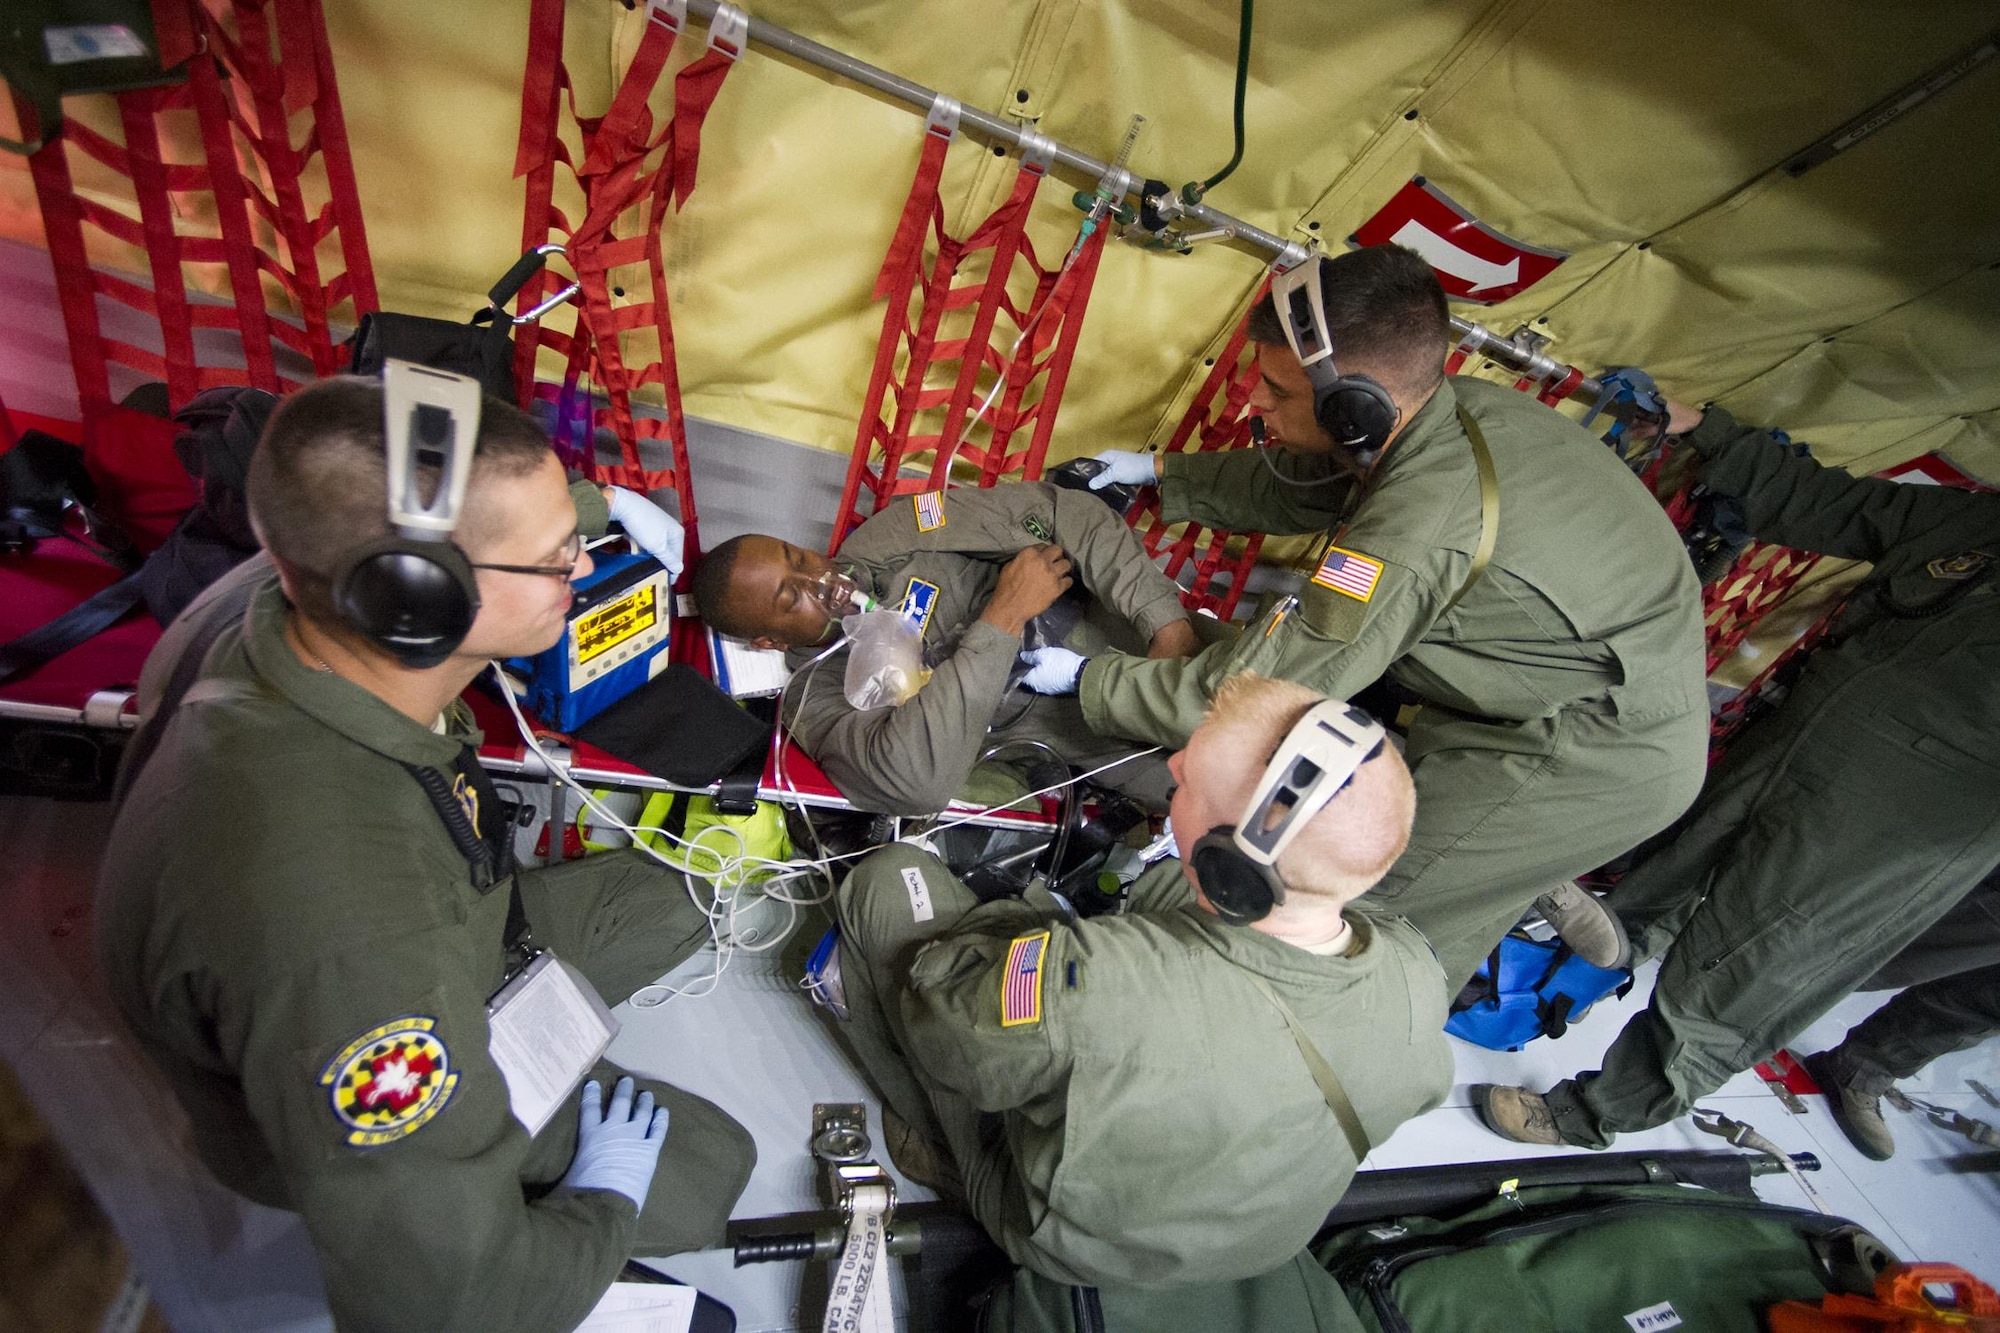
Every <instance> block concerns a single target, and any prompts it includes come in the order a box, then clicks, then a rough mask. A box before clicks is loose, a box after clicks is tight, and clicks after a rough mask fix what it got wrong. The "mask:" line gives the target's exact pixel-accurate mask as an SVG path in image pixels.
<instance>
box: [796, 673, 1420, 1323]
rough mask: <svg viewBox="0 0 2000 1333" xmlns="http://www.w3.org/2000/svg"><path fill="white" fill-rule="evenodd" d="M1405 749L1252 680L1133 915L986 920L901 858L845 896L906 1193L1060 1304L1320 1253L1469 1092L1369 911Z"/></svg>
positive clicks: (1341, 711)
mask: <svg viewBox="0 0 2000 1333" xmlns="http://www.w3.org/2000/svg"><path fill="white" fill-rule="evenodd" d="M1383 734H1384V733H1383V731H1382V728H1381V726H1380V725H1379V724H1377V723H1376V722H1374V721H1373V720H1372V719H1370V718H1368V717H1367V715H1366V714H1364V713H1361V712H1360V711H1359V710H1354V709H1350V708H1349V707H1348V706H1347V705H1345V704H1342V703H1338V702H1327V701H1323V700H1321V699H1320V698H1319V696H1317V695H1315V694H1313V693H1312V692H1311V691H1310V690H1307V689H1305V688H1304V687H1302V686H1299V685H1294V684H1291V683H1290V682H1286V681H1273V680H1262V679H1258V678H1255V677H1246V676H1239V677H1237V678H1235V679H1233V680H1231V681H1230V682H1228V683H1227V684H1226V685H1225V686H1224V688H1223V690H1222V692H1221V693H1220V694H1219V695H1218V696H1217V698H1216V701H1215V705H1214V708H1213V711H1212V712H1211V713H1210V714H1209V717H1208V720H1207V721H1206V722H1204V723H1203V724H1202V725H1201V726H1200V727H1199V728H1198V729H1197V730H1196V732H1195V734H1194V736H1193V738H1192V739H1191V740H1190V741H1189V742H1188V747H1187V749H1186V750H1184V751H1182V752H1180V753H1178V754H1176V755H1175V756H1174V757H1173V759H1172V761H1171V763H1172V768H1173V772H1174V776H1175V778H1176V779H1177V780H1178V781H1179V783H1180V786H1179V787H1178V789H1177V790H1176V791H1175V793H1174V797H1173V810H1172V821H1173V835H1174V841H1175V844H1176V846H1177V848H1178V851H1179V854H1180V858H1181V859H1179V860H1172V859H1169V860H1163V861H1159V862H1156V863H1155V864H1153V865H1152V866H1151V867H1149V868H1148V869H1147V870H1146V871H1145V872H1144V873H1143V874H1142V875H1141V876H1140V877H1139V879H1138V880H1137V881H1136V882H1135V883H1134V884H1133V885H1132V887H1131V910H1130V911H1129V912H1128V913H1126V914H1122V915H1115V916H1097V917H1092V918H1089V919H1085V920H1073V919H1071V918H1070V917H1068V916H1067V915H1066V914H1065V913H1064V911H1063V910H1062V909H1061V908H1060V907H1059V906H1058V905H1057V904H1056V902H1055V901H1054V900H1053V899H1052V898H1050V897H1049V896H1048V895H1047V894H1046V893H1045V892H1040V891H1030V893H1029V894H1028V895H1027V896H1025V897H1023V898H1002V899H998V900H995V901H991V902H986V903H981V902H979V901H978V900H977V898H975V897H974V895H973V894H972V892H971V891H970V890H969V889H967V888H966V887H965V886H964V885H963V884H962V883H960V882H959V881H958V880H957V879H955V878H954V877H952V875H951V874H950V873H949V872H948V871H947V870H946V869H945V868H944V866H943V864H942V863H941V862H940V861H938V860H937V858H935V857H933V856H931V855H930V854H929V853H927V852H924V851H920V850H918V849H917V848H915V847H910V846H904V845H901V844H898V845H895V846H892V847H889V848H885V849H883V850H882V851H879V852H877V853H875V854H874V855H873V856H871V857H869V858H868V859H866V860H864V861H862V862H861V863H860V864H859V865H858V866H857V867H856V868H855V871H854V873H853V874H852V875H851V876H850V877H849V878H848V880H847V882H846V884H844V885H843V886H842V888H841V890H840V892H839V894H838V897H837V898H836V910H837V913H838V917H839V924H840V931H841V940H840V951H839V968H838V972H839V978H840V981H839V984H840V986H841V988H842V990H843V991H844V994H843V995H842V996H840V997H839V998H840V1000H841V1003H842V1004H843V1005H844V1007H845V1012H846V1023H845V1026H844V1027H843V1031H844V1032H845V1033H846V1035H847V1036H848V1037H849V1038H850V1039H851V1044H852V1045H853V1047H854V1049H855V1051H856V1053H857V1055H858V1056H859V1057H860V1058H861V1060H862V1062H863V1064H864V1065H865V1066H866V1068H867V1070H868V1072H869V1073H870V1075H871V1076H872V1077H873V1079H874V1081H875V1083H876V1086H877V1087H878V1088H879V1089H880V1090H881V1091H882V1093H883V1096H884V1099H885V1104H886V1106H887V1107H888V1108H889V1110H890V1111H893V1112H894V1113H895V1116H896V1117H897V1118H898V1119H900V1121H901V1122H902V1124H901V1125H897V1124H895V1123H894V1122H889V1131H888V1132H889V1138H890V1148H891V1152H892V1154H893V1155H894V1156H895V1160H896V1161H897V1162H898V1164H899V1165H901V1166H903V1167H904V1169H905V1171H906V1173H907V1174H911V1175H912V1176H913V1178H919V1179H925V1183H933V1182H934V1183H935V1184H936V1185H937V1187H938V1188H939V1189H940V1190H941V1191H942V1192H944V1193H946V1194H947V1195H953V1196H957V1197H958V1198H960V1199H961V1200H962V1201H963V1202H964V1203H965V1204H966V1205H967V1206H968V1207H969V1208H970V1210H971V1212H972V1214H973V1216H975V1217H976V1218H978V1219H979V1221H980V1222H981V1224H982V1225H984V1226H985V1227H986V1229H987V1231H988V1232H990V1233H991V1234H992V1236H993V1237H994V1239H995V1240H996V1241H997V1242H998V1243H999V1245H1000V1246H1001V1248H1002V1249H1004V1250H1006V1251H1007V1253H1008V1255H1009V1256H1010V1257H1011V1258H1013V1259H1014V1261H1015V1262H1016V1263H1019V1264H1022V1265H1024V1266H1026V1267H1028V1268H1030V1269H1032V1270H1034V1271H1035V1272H1037V1273H1039V1274H1041V1275H1042V1276H1044V1277H1048V1278H1052V1279H1054V1280H1056V1281H1059V1282H1067V1283H1081V1284H1088V1285H1103V1284H1112V1285H1127V1284H1129V1285H1133V1286H1138V1287H1148V1288H1157V1287H1165V1286H1176V1285H1181V1284H1188V1283H1197V1282H1219V1281H1232V1280H1235V1279H1240V1278H1247V1277H1252V1276H1255V1275H1258V1274H1262V1273H1265V1272H1267V1271H1269V1270H1270V1269H1272V1268H1274V1267H1276V1266H1277V1265H1279V1264H1282V1263H1284V1262H1285V1261H1286V1260H1288V1259H1290V1258H1291V1257H1292V1256H1293V1255H1295V1254H1297V1253H1298V1251H1299V1250H1300V1248H1301V1247H1303V1246H1304V1245H1305V1243H1306V1242H1307V1241H1308V1240H1309V1239H1310V1238H1311V1236H1312V1234H1313V1232H1314V1231H1315V1230H1316V1229H1317V1228H1318V1226H1319V1224H1320V1223H1321V1221H1322V1220H1323V1219H1324V1218H1325V1215H1326V1212H1327V1210H1328V1209H1329V1208H1330V1207H1332V1206H1333V1204H1334V1203H1335V1202H1336V1201H1338V1200H1339V1198H1340V1196H1341V1195H1342V1193H1344V1192H1345V1190H1346V1188H1347V1184H1348V1181H1349V1180H1350V1179H1351V1178H1352V1176H1353V1173H1354V1170H1355V1168H1356V1166H1357V1165H1358V1164H1359V1162H1360V1160H1361V1158H1363V1157H1364V1156H1366V1155H1367V1153H1368V1152H1369V1150H1370V1148H1371V1147H1373V1146H1376V1145H1379V1144H1381V1143H1382V1142H1383V1141H1384V1140H1385V1139H1387V1138H1388V1136H1389V1135H1390V1133H1391V1132H1393V1131H1394V1129H1395V1128H1396V1126H1397V1125H1399V1124H1401V1123H1402V1122H1403V1121H1404V1120H1405V1119H1407V1118H1409V1117H1411V1116H1414V1115H1418V1114H1421V1113H1422V1112H1424V1111H1427V1110H1429V1109H1431V1108H1432V1107H1434V1106H1436V1105H1438V1104H1439V1103H1440V1102H1441V1101H1442V1100H1443V1098H1444V1095H1445V1093H1446V1092H1447V1091H1448V1090H1449V1088H1450V1086H1451V1055H1450V1052H1449V1050H1448V1049H1447V1048H1446V1044H1445V1040H1444V1038H1443V1036H1442V1034H1441V1033H1440V1032H1439V1026H1440V1025H1441V1024H1442V1023H1443V1021H1444V988H1443V981H1442V977H1441V976H1440V974H1439V971H1438V966H1437V962H1436V960H1435V959H1434V958H1433V957H1432V955H1431V951H1430V949H1429V948H1428V947H1427V946H1426V945H1425V943H1424V941H1423V939H1422V937H1421V936H1419V935H1418V934H1417V932H1416V931H1415V930H1413V929H1412V928H1411V927H1410V925H1409V923H1408V922H1405V921H1403V920H1402V919H1400V918H1398V917H1394V916H1390V915H1387V914H1386V913H1381V914H1378V913H1376V912H1375V911H1373V910H1369V909H1363V908H1361V907H1359V906H1357V905H1356V903H1355V899H1357V898H1358V897H1360V895H1362V894H1363V893H1365V892H1366V891H1367V890H1368V888H1369V886H1370V885H1372V884H1373V883H1374V882H1375V881H1376V879H1377V878H1378V877H1379V876H1380V875H1381V873H1382V872H1383V871H1384V870H1385V869H1387V868H1388V866H1389V865H1390V863H1391V862H1393V861H1394V860H1395V858H1396V855H1397V853H1398V852H1400V851H1401V849H1402V847H1403V844H1404V841H1405V839H1406V838H1407V837H1408V834H1409V828H1410V820H1411V810H1412V801H1413V799H1414V798H1413V793H1412V789H1411V785H1410V778H1409V774H1408V772H1407V771H1406V770H1405V769H1404V767H1403V762H1402V760H1401V759H1400V758H1399V757H1398V756H1397V754H1396V751H1395V749H1394V747H1391V746H1385V745H1384V744H1383ZM836 1012H839V1010H838V1009H837V1010H836ZM887 1120H888V1117H887V1116H886V1115H885V1121H887Z"/></svg>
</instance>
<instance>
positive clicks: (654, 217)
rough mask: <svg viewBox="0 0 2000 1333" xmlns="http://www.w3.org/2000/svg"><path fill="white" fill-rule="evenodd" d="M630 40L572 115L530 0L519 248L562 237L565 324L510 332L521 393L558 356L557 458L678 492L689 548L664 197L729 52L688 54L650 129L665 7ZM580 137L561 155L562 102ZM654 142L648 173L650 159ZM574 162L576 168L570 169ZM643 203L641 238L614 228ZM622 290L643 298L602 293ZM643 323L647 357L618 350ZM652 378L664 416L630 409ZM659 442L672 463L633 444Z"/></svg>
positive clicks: (545, 3) (691, 522)
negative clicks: (544, 355) (601, 431)
mask: <svg viewBox="0 0 2000 1333" xmlns="http://www.w3.org/2000/svg"><path fill="white" fill-rule="evenodd" d="M650 18H651V21H650V22H649V23H648V24H647V25H646V31H645V32H644V33H643V34H642V35H641V37H640V42H639V46H638V48H637V50H635V51H634V53H633V56H632V60H631V61H630V62H629V64H628V65H627V67H626V70H625V72H624V74H623V76H622V77H621V78H620V80H619V84H618V87H617V88H616V90H615V91H614V92H613V95H612V100H611V105H610V107H609V108H608V109H607V110H606V111H605V114H604V115H603V116H601V117H598V118H596V119H590V118H586V117H581V116H578V115H577V114H576V106H575V98H574V93H573V91H572V89H571V83H570V79H569V74H568V71H567V69H566V68H565V67H564V65H563V63H562V32H563V6H562V3H561V0H534V4H533V6H532V8H531V12H530V15H529V46H528V67H527V72H526V74H525V76H524V78H523V80H522V94H521V132H520V136H519V139H518V140H517V142H516V146H515V173H516V174H517V175H524V176H526V177H527V200H526V207H525V209H524V212H523V219H522V248H523V249H524V250H526V249H532V248H535V247H537V246H541V245H545V244H548V243H550V242H552V241H553V242H555V243H558V244H561V245H562V246H563V247H564V251H565V256H566V258H567V259H568V261H569V263H570V266H571V267H572V268H573V270H574V271H575V273H576V275H577V281H578V284H579V291H578V294H577V297H576V298H575V300H574V301H573V303H572V304H573V305H574V306H575V308H576V310H577V314H576V323H575V326H574V328H573V329H572V330H571V331H570V332H569V333H567V334H565V333H562V332H560V331H558V330H554V329H548V328H543V327H541V326H540V325H539V324H536V325H523V326H520V327H519V328H518V329H517V330H516V338H515V347H516V359H515V376H516V381H517V383H518V385H519V388H520V390H521V393H522V395H523V398H524V400H525V399H526V398H528V397H529V396H533V395H540V394H541V393H542V391H541V389H540V387H539V386H537V385H536V384H535V368H536V360H537V354H538V352H539V350H540V349H541V348H542V347H548V348H550V349H552V350H554V351H557V352H558V353H560V354H562V355H563V356H564V359H565V367H564V373H563V383H562V387H561V388H560V390H555V391H552V394H551V395H550V396H553V397H554V399H555V401H556V403H557V409H558V416H559V418H560V420H559V421H558V429H557V432H556V434H557V444H558V447H559V448H560V449H562V450H563V451H564V453H565V460H566V461H567V462H570V463H572V464H574V465H577V466H579V467H581V468H582V470H584V471H585V472H586V473H588V474H589V475H590V476H591V477H592V478H593V479H594V480H598V481H605V482H610V483H612V484H615V485H623V486H631V487H634V488H635V489H640V490H646V491H652V490H659V489H664V488H669V487H671V488H672V489H673V491H674V493H675V495H676V497H677V499H678V501H679V505H680V510H681V521H682V524H683V526H684V527H685V528H686V529H687V534H688V541H689V547H690V550H691V551H694V552H698V551H699V549H700V541H699V535H698V529H697V526H696V516H695V508H694V493H693V487H692V486H691V485H690V484H689V483H688V463H687V427H686V419H685V416H684V414H683V411H682V407H681V400H680V373H679V367H678V365H677V363H676V357H675V348H674V333H673V320H672V312H671V305H670V302H669V300H668V293H667V279H666V265H665V259H664V255H663V254H662V251H661V246H660V231H661V228H662V226H663V224H664V223H665V221H666V215H667V210H668V207H669V204H670V201H673V200H685V199H686V198H687V195H688V193H689V191H691V190H692V189H693V187H694V182H695V177H696V171H697V168H698V165H699V145H700V132H701V126H702V122H703V120H704V119H705V118H706V116H707V114H708V111H709V109H710V107H711V106H713V104H714V102H715V98H716V96H717V94H718V93H719V92H720V90H721V85H722V82H723V80H724V78H725V77H726V76H727V74H728V71H729V66H730V65H731V64H732V63H733V62H732V61H731V59H730V58H729V57H728V56H727V55H724V54H722V53H719V52H714V51H711V52H708V53H706V54H704V55H703V56H701V57H700V58H698V59H696V60H694V61H692V62H690V63H689V64H688V65H687V66H686V67H685V68H683V69H682V70H681V71H680V72H679V73H678V74H677V75H676V76H675V81H674V111H673V114H672V116H671V117H670V118H669V119H668V121H667V123H666V125H665V126H663V127H661V128H660V129H659V131H658V133H657V134H656V133H655V128H654V120H653V115H652V112H651V110H650V108H649V107H648V99H649V97H650V96H651V94H652V92H653V89H654V86H655V85H656V84H657V82H658V81H659V77H660V75H661V73H662V72H663V71H664V70H665V69H666V67H667V64H668V61H669V57H670V56H671V53H672V50H673V43H674V40H675V38H676V37H677V36H678V32H677V31H676V30H675V29H674V28H673V27H671V26H669V24H668V22H667V21H666V19H667V16H666V15H665V13H664V12H662V11H652V12H651V14H650ZM565 99H567V101H568V103H569V111H570V119H571V121H573V122H574V123H575V124H576V126H577V128H578V131H579V133H580V140H579V148H578V152H577V154H576V156H574V157H573V156H572V155H571V152H570V150H569V148H568V146H567V145H565V143H564V142H563V139H562V123H563V122H562V106H563V102H564V101H565ZM662 149H665V152H664V155H663V157H662V158H661V160H660V161H659V162H658V163H657V165H655V166H654V167H653V168H652V169H651V170H648V162H649V161H650V160H651V159H653V157H654V155H655V154H656V153H660V151H661V150H662ZM578 158H580V159H581V161H582V165H581V166H578V165H577V159H578ZM559 165H560V166H562V167H564V168H567V169H568V170H569V172H570V173H571V174H572V175H573V176H574V177H575V179H576V182H577V184H578V186H579V188H580V189H581V191H582V193H583V198H584V211H583V216H582V218H581V219H580V220H579V221H578V222H576V223H575V224H574V225H572V224H571V223H570V221H569V219H567V218H566V217H564V216H563V214H562V213H561V211H560V210H558V209H557V208H556V207H555V204H554V197H555V179H556V169H557V167H558V166H559ZM634 208H643V209H644V210H645V211H644V215H643V216H644V222H643V225H642V227H641V229H640V234H638V235H636V236H620V235H618V234H617V224H618V221H619V219H620V217H621V216H622V215H624V214H626V213H628V212H629V211H630V210H632V209H634ZM641 264H643V265H644V266H645V279H644V291H643V293H642V292H640V291H639V289H640V288H641V286H642V284H641V283H640V282H639V281H637V280H633V279H626V280H619V281H614V280H613V277H612V275H613V273H614V272H615V271H616V270H619V269H622V268H625V267H628V266H636V265H641ZM558 281H559V279H558V278H556V277H555V276H554V275H552V274H550V273H549V272H548V271H547V270H546V269H545V270H543V271H542V272H540V273H538V274H536V276H535V277H534V278H533V279H531V280H530V282H529V283H528V285H527V286H525V287H524V288H523V289H522V292H521V297H520V308H522V309H527V308H529V307H530V306H532V305H535V304H539V303H540V302H541V301H542V300H543V299H544V298H545V297H546V295H547V294H548V293H549V292H550V291H552V290H553V289H554V286H555V284H556V283H557V282H558ZM614 288H617V289H622V291H624V292H627V293H632V294H634V295H638V296H640V297H641V298H642V299H637V300H626V299H625V298H624V297H622V296H621V297H620V298H619V300H620V301H621V302H622V303H620V304H614V303H613V297H612V291H613V289H614ZM644 332H650V333H651V334H652V336H653V338H654V340H655V343H656V346H657V354H656V355H655V356H653V357H652V358H651V359H649V360H646V361H644V362H642V363H640V362H634V361H633V359H632V357H631V356H630V355H628V349H627V346H626V344H625V342H624V338H625V335H627V334H639V333H644ZM586 376H587V377H588V378H589V380H590V381H591V382H593V383H595V384H596V386H597V387H598V388H599V389H601V390H602V392H603V394H604V396H605V399H606V401H607V402H608V404H609V405H608V407H607V408H606V409H605V410H603V411H602V412H597V411H593V410H592V408H591V397H590V391H589V389H588V387H587V386H585V384H584V380H585V378H586ZM648 385H657V386H659V389H660V393H661V398H662V401H663V405H664V413H665V419H664V420H660V419H656V418H637V417H635V416H634V414H633V410H632V406H633V399H634V395H635V394H636V393H637V392H638V391H640V390H642V389H643V388H645V387H646V386H648ZM599 424H603V425H608V426H609V427H610V428H611V430H612V431H613V433H614V434H615V435H616V436H617V438H618V443H619V461H618V462H617V463H615V464H611V465H608V466H606V465H600V464H599V463H598V462H597V460H596V457H595V449H594V447H593V446H592V445H591V443H590V439H591V435H592V432H593V430H594V427H595V426H597V425H599ZM660 441H664V442H665V444H666V446H667V450H668V452H669V455H670V466H668V467H665V468H651V467H648V466H647V465H646V457H645V454H644V453H642V451H641V448H640V446H641V445H642V444H644V443H649V442H652V443H656V442H660Z"/></svg>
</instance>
